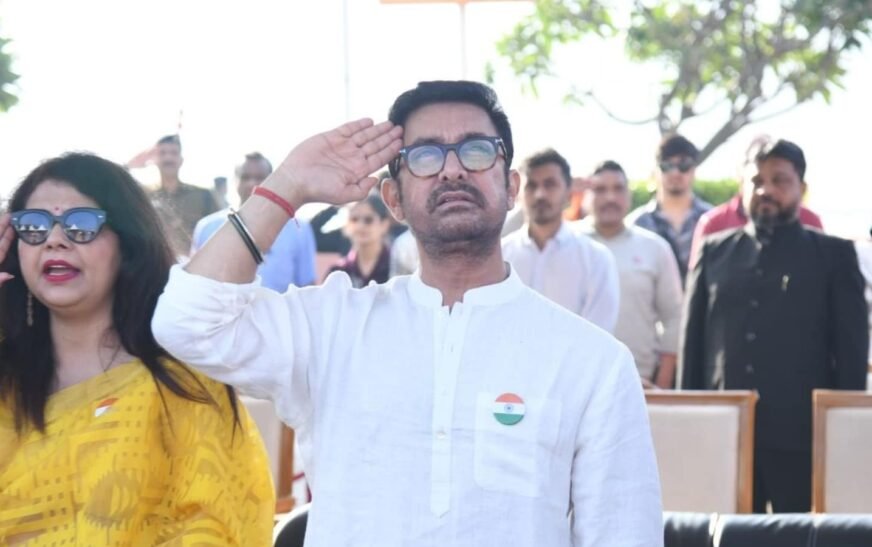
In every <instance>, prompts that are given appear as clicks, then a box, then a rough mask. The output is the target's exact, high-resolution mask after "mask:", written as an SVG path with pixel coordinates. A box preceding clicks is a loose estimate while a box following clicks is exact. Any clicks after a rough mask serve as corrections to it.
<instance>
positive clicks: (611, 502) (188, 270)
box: [153, 82, 663, 547]
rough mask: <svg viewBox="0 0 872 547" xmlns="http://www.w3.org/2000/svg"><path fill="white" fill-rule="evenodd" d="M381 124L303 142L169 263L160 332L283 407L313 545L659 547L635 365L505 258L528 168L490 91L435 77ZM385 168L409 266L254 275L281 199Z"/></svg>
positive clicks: (345, 191)
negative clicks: (300, 283) (391, 270)
mask: <svg viewBox="0 0 872 547" xmlns="http://www.w3.org/2000/svg"><path fill="white" fill-rule="evenodd" d="M389 118H390V121H389V122H384V123H381V124H378V125H373V124H372V122H371V121H369V120H360V121H357V122H350V123H348V124H345V125H343V126H341V127H339V128H337V129H335V130H333V131H328V132H326V133H322V134H319V135H316V136H314V137H312V138H310V139H307V140H306V141H303V142H302V143H301V144H300V145H298V146H297V147H296V148H294V150H292V151H291V153H290V154H289V155H288V156H287V158H286V159H285V160H284V162H283V163H282V165H281V166H280V167H279V168H278V169H277V170H276V171H275V173H273V175H272V176H270V178H269V179H267V180H266V181H265V182H264V184H263V187H264V188H266V189H267V190H269V191H270V192H271V195H269V196H268V195H265V194H264V193H263V192H262V193H260V194H256V195H254V196H252V198H251V199H249V200H248V201H247V202H246V203H245V205H243V207H242V208H241V210H240V212H239V218H238V219H235V220H238V221H240V224H234V225H230V224H229V223H228V225H225V226H224V227H223V228H221V229H220V230H219V231H218V232H217V233H216V234H215V236H214V237H213V238H212V239H211V240H210V241H209V242H208V243H207V244H206V245H205V246H204V247H203V249H202V250H201V251H200V252H198V253H197V254H196V255H195V256H194V257H193V258H192V259H191V261H190V262H189V263H188V264H187V265H185V266H184V267H176V268H174V269H173V271H172V273H171V279H170V282H169V284H168V285H167V288H166V292H165V293H164V295H163V296H162V297H161V300H160V302H159V304H158V308H157V311H156V314H155V317H154V321H153V329H154V332H155V336H156V338H157V339H158V340H159V342H160V343H161V344H162V345H163V346H164V347H165V348H167V349H168V350H169V351H171V352H172V353H173V354H174V355H175V356H176V357H178V358H179V359H181V360H182V361H184V362H186V363H188V364H190V365H191V366H193V367H195V368H197V369H198V370H201V371H203V372H204V373H205V374H208V375H210V376H211V377H213V378H216V379H218V380H220V381H222V382H226V383H229V384H232V385H234V386H237V387H238V388H239V389H240V390H241V391H242V392H243V393H248V394H250V395H253V396H256V397H268V398H270V399H272V400H273V401H275V403H276V409H277V412H278V414H279V416H281V418H282V419H283V420H284V421H285V422H286V423H287V424H288V425H290V426H291V427H293V428H294V429H295V430H296V433H297V436H298V438H299V441H300V448H301V452H302V455H303V460H304V462H305V464H306V476H307V478H308V479H309V481H310V484H311V488H312V493H313V499H314V501H313V505H312V509H311V512H310V515H309V520H308V530H307V538H306V545H307V546H309V547H328V546H329V547H332V546H337V545H366V546H370V545H372V546H376V545H377V546H379V547H395V546H396V547H400V546H402V547H408V546H412V547H417V546H433V547H435V546H440V545H452V546H456V547H463V546H481V545H507V544H512V545H518V546H530V547H533V546H537V547H538V546H548V547H569V546H572V547H577V546H604V545H607V546H611V545H620V546H638V547H642V546H645V547H648V546H657V545H662V541H663V530H662V522H661V521H662V514H661V505H660V489H659V482H658V476H657V468H656V462H655V459H654V452H653V448H652V442H651V437H650V432H649V428H648V421H647V412H646V408H645V403H644V399H643V396H642V390H641V388H640V386H639V382H638V380H637V378H638V376H637V374H636V370H635V367H634V365H633V360H632V356H631V355H630V353H629V351H628V350H627V349H626V348H625V347H624V346H623V345H621V344H620V343H619V342H617V341H616V340H614V338H612V337H611V336H610V335H608V334H607V333H605V332H603V331H601V330H600V329H597V328H594V327H592V326H591V325H589V324H588V323H586V322H584V321H582V320H580V319H579V318H578V317H576V316H574V315H573V314H571V313H568V312H566V311H565V310H563V309H561V308H560V307H559V306H556V305H554V304H552V303H550V302H548V301H547V300H546V299H544V298H541V297H540V296H538V295H537V294H535V293H534V292H533V291H531V290H529V289H528V288H526V287H525V286H524V285H523V283H522V282H521V281H520V279H518V276H517V274H516V273H515V272H514V270H512V269H511V268H510V267H508V266H507V264H506V263H505V262H504V261H503V257H502V253H501V251H500V239H499V238H500V229H501V228H502V224H503V220H504V218H505V215H506V211H507V210H508V209H509V208H510V207H511V206H512V203H513V201H514V199H515V196H516V194H517V191H518V182H519V177H518V174H517V172H515V171H512V170H510V165H511V159H512V153H513V146H512V134H511V129H510V126H509V122H508V118H507V117H506V115H505V113H504V112H503V110H502V108H501V107H500V106H499V103H498V102H497V98H496V95H495V94H494V92H493V91H492V90H491V89H490V88H488V87H486V86H484V85H481V84H477V83H473V82H424V83H421V84H419V85H418V87H416V88H415V89H413V90H410V91H408V92H406V93H404V94H402V95H401V96H400V97H399V98H398V99H397V100H396V102H395V103H394V105H393V107H392V108H391V112H390V116H389ZM389 161H390V169H391V176H392V177H393V178H392V179H390V180H387V181H385V182H384V183H383V185H382V196H383V197H384V199H385V202H386V203H387V204H388V205H389V207H390V208H391V210H392V212H393V214H394V216H395V217H396V218H397V219H398V220H402V221H405V222H407V223H408V224H409V226H410V228H411V230H412V231H413V232H414V233H415V236H416V239H417V242H418V249H419V251H420V259H421V265H420V269H419V270H418V271H417V272H416V273H415V274H414V275H411V276H402V277H398V278H394V279H392V280H391V281H389V282H388V283H386V284H384V285H370V286H368V287H365V288H362V289H353V288H352V286H351V282H350V280H349V279H348V276H347V275H345V274H344V273H341V272H339V273H335V274H333V275H331V276H330V277H329V278H328V279H327V280H326V282H325V283H324V284H323V285H322V286H320V287H312V288H303V289H297V288H291V289H290V290H289V291H288V292H287V293H285V294H284V295H280V294H277V293H274V292H273V291H268V290H265V289H262V288H260V287H259V286H258V284H257V282H256V281H255V282H254V283H252V280H254V278H255V261H254V260H252V258H253V257H257V256H258V254H257V253H258V249H266V248H269V246H270V243H271V242H272V240H273V238H274V237H275V236H276V234H277V233H278V232H279V231H280V230H281V227H282V226H283V225H284V223H285V222H286V221H287V213H286V211H287V210H288V209H291V208H297V207H299V206H300V205H302V204H304V203H309V202H329V203H345V202H349V201H354V200H359V199H362V198H363V197H364V196H365V195H366V193H367V192H368V191H369V190H370V188H372V187H373V186H374V185H375V184H376V179H375V178H374V177H367V174H369V173H372V172H375V171H376V170H377V169H379V168H380V167H381V166H382V165H384V164H385V163H387V162H389ZM286 206H287V207H286ZM249 244H250V245H249Z"/></svg>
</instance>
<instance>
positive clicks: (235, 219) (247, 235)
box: [227, 209, 263, 265]
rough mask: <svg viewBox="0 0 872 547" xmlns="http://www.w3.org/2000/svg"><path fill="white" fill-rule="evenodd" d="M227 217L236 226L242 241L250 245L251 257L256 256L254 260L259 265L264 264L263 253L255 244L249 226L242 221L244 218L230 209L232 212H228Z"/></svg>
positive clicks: (247, 245)
mask: <svg viewBox="0 0 872 547" xmlns="http://www.w3.org/2000/svg"><path fill="white" fill-rule="evenodd" d="M227 218H228V219H229V220H230V224H232V225H233V227H234V228H236V233H238V234H239V237H241V238H242V242H243V243H245V246H246V247H248V252H250V253H251V257H252V258H254V262H255V263H256V264H258V265H260V264H263V254H261V252H260V249H258V248H257V245H255V244H254V238H253V237H251V232H249V231H248V227H247V226H246V225H245V223H244V222H242V218H241V217H240V216H239V213H237V212H236V211H234V210H233V209H230V212H229V213H228V214H227Z"/></svg>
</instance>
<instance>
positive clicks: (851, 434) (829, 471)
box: [812, 389, 872, 513]
mask: <svg viewBox="0 0 872 547" xmlns="http://www.w3.org/2000/svg"><path fill="white" fill-rule="evenodd" d="M812 462H813V463H812V506H813V508H814V511H815V512H818V513H872V471H870V462H872V393H867V392H863V391H832V390H824V389H816V390H815V391H814V441H813V446H812Z"/></svg>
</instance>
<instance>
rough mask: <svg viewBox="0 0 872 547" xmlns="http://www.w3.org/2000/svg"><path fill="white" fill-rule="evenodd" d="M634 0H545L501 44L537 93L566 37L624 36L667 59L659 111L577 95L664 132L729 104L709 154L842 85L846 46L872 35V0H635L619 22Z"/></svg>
mask: <svg viewBox="0 0 872 547" xmlns="http://www.w3.org/2000/svg"><path fill="white" fill-rule="evenodd" d="M627 4H629V2H625V0H623V1H622V0H613V1H612V2H611V3H609V2H608V0H537V1H536V10H535V13H533V14H532V15H530V16H528V17H526V18H525V19H523V20H522V21H521V22H520V23H518V25H517V26H516V27H515V28H514V30H513V31H512V32H511V33H510V34H509V35H507V36H505V37H504V38H503V39H502V40H500V41H499V43H498V44H497V51H498V52H499V54H500V55H501V56H502V57H504V58H505V59H506V60H507V61H508V63H509V66H510V67H511V70H512V72H513V73H514V74H515V75H517V76H518V77H520V78H521V81H522V85H523V86H524V88H525V89H527V90H531V91H532V92H533V93H535V92H536V83H537V81H538V80H539V79H540V78H542V77H549V76H556V75H555V74H554V72H553V68H552V60H553V57H554V53H555V50H556V49H557V47H558V46H560V45H565V44H569V43H573V42H579V41H581V40H583V39H584V38H585V37H588V36H602V37H615V36H616V37H620V38H622V39H624V41H625V43H626V52H627V55H628V57H629V59H630V60H632V61H633V62H639V63H648V62H651V63H658V64H659V65H660V66H663V73H664V75H665V78H664V80H663V81H662V91H661V94H660V96H659V99H658V101H657V104H652V105H651V111H652V115H651V116H650V117H649V118H647V119H643V120H634V121H628V120H626V119H624V118H623V117H621V116H619V115H618V114H616V113H614V112H613V111H612V110H610V109H609V108H608V107H607V106H606V104H605V103H606V102H607V101H603V100H601V98H599V97H597V96H596V95H595V94H594V92H593V91H592V90H579V89H576V88H573V91H571V92H570V93H569V95H568V96H567V99H568V100H569V101H571V102H577V103H583V102H585V101H590V102H593V103H595V104H597V105H598V106H600V107H602V108H603V109H604V110H605V111H606V112H607V113H608V114H609V115H610V116H611V117H613V118H615V119H617V120H620V121H624V122H628V123H635V124H644V123H652V122H656V123H657V125H658V127H659V129H660V132H661V134H666V133H670V132H674V131H677V130H678V129H679V128H680V127H681V125H682V124H683V123H684V122H685V121H687V120H689V119H691V118H694V117H696V116H700V115H704V114H712V115H714V114H715V113H718V114H720V113H722V112H727V115H726V119H723V120H722V122H721V125H720V127H719V128H718V129H717V130H716V131H715V132H714V133H713V134H712V135H711V137H710V138H709V140H708V142H707V143H706V144H705V146H703V148H702V154H701V159H700V161H702V160H704V159H705V158H706V157H708V156H709V155H710V154H711V153H712V152H713V151H714V150H715V149H716V148H717V147H718V146H720V145H721V144H723V143H724V142H726V141H727V140H728V139H729V138H730V137H731V136H732V135H734V134H735V133H736V132H737V131H739V130H740V129H742V128H743V127H745V126H746V125H749V124H751V123H754V122H756V121H760V120H761V119H764V118H769V117H772V116H776V115H778V114H781V113H783V112H784V111H786V110H789V109H791V108H793V107H795V106H797V105H799V104H801V103H803V102H806V101H808V100H810V99H812V98H815V97H821V98H823V99H824V100H825V101H827V102H829V100H830V95H831V93H832V90H833V89H834V88H835V87H841V86H842V77H843V76H844V74H845V68H844V65H845V53H846V52H849V51H850V50H854V49H859V48H860V46H861V39H862V38H863V37H864V36H866V37H869V36H870V35H872V0H781V1H780V2H775V1H774V0H759V1H758V0H648V1H643V0H634V1H633V2H632V4H630V6H631V9H630V12H629V17H627V18H626V20H627V22H626V24H618V23H616V21H615V19H616V17H617V15H616V14H620V13H623V12H622V11H620V10H616V9H614V6H615V5H620V6H624V7H626V6H627ZM491 74H492V72H491ZM784 105H786V106H784ZM767 106H768V108H763V107H767ZM727 107H728V108H727ZM761 109H762V112H761ZM764 113H765V114H764Z"/></svg>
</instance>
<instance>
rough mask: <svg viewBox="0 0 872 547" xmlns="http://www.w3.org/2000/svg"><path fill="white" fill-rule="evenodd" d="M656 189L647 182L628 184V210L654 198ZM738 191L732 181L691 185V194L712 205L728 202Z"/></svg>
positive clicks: (713, 181) (734, 182) (737, 187)
mask: <svg viewBox="0 0 872 547" xmlns="http://www.w3.org/2000/svg"><path fill="white" fill-rule="evenodd" d="M655 189H656V187H655V185H654V183H653V182H651V181H647V180H641V181H634V182H631V183H630V192H631V194H632V206H631V208H630V210H633V209H635V208H636V207H639V206H640V205H644V204H646V203H648V202H649V201H650V200H651V198H652V197H654V191H655ZM738 191H739V183H738V182H737V181H735V180H733V179H721V180H696V181H694V183H693V192H694V193H695V194H696V195H697V196H699V197H700V199H703V200H705V201H707V202H709V203H711V204H712V205H720V204H721V203H725V202H727V201H729V200H730V198H731V197H733V196H735V195H736V193H737V192H738Z"/></svg>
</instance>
